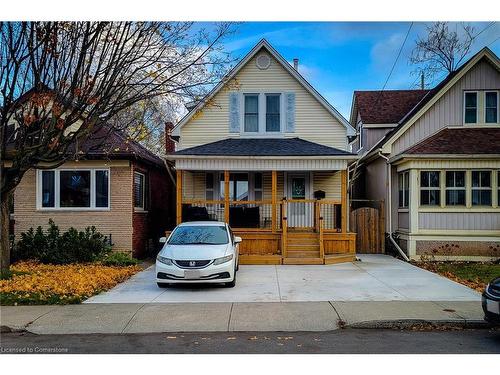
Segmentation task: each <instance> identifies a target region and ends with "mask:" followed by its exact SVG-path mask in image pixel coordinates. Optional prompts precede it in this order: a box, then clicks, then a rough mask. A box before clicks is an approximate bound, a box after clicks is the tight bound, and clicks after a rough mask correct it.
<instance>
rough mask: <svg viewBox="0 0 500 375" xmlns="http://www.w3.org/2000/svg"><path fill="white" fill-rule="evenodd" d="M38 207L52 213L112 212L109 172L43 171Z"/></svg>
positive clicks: (39, 179)
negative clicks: (64, 210)
mask: <svg viewBox="0 0 500 375" xmlns="http://www.w3.org/2000/svg"><path fill="white" fill-rule="evenodd" d="M38 173H39V175H38V176H39V177H38V181H39V182H38V184H39V186H38V195H37V196H38V198H37V200H38V206H39V207H40V208H42V209H43V208H49V209H101V208H109V170H107V169H55V170H42V171H39V172H38Z"/></svg>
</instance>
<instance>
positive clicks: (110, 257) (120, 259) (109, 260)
mask: <svg viewBox="0 0 500 375" xmlns="http://www.w3.org/2000/svg"><path fill="white" fill-rule="evenodd" d="M101 263H102V264H103V265H105V266H135V265H136V264H137V263H138V262H137V260H136V259H134V258H131V257H130V255H128V254H126V253H119V252H116V253H111V254H107V255H106V256H105V257H103V259H102V260H101Z"/></svg>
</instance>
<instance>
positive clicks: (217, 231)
mask: <svg viewBox="0 0 500 375" xmlns="http://www.w3.org/2000/svg"><path fill="white" fill-rule="evenodd" d="M228 241H229V239H228V236H227V231H226V227H224V226H217V225H207V226H201V225H193V226H181V227H177V228H176V229H175V230H174V232H173V233H172V236H171V237H170V239H169V240H168V244H169V245H224V244H227V243H228Z"/></svg>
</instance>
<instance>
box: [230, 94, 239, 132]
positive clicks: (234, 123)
mask: <svg viewBox="0 0 500 375" xmlns="http://www.w3.org/2000/svg"><path fill="white" fill-rule="evenodd" d="M229 132H230V133H239V132H240V95H239V93H237V92H230V93H229Z"/></svg>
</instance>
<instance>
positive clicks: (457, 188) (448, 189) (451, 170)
mask: <svg viewBox="0 0 500 375" xmlns="http://www.w3.org/2000/svg"><path fill="white" fill-rule="evenodd" d="M448 172H454V173H456V172H464V182H465V186H463V187H457V186H450V187H449V186H446V181H447V179H446V174H447V173H448ZM453 184H454V185H456V178H455V176H454V177H453ZM460 190H463V191H464V193H465V202H464V204H447V203H446V192H447V191H460ZM444 191H445V193H444V202H443V203H444V206H445V207H465V206H467V171H466V170H464V169H456V170H455V169H446V170H445V171H444Z"/></svg>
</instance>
